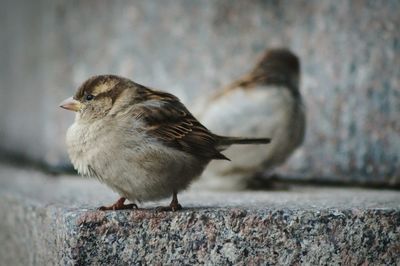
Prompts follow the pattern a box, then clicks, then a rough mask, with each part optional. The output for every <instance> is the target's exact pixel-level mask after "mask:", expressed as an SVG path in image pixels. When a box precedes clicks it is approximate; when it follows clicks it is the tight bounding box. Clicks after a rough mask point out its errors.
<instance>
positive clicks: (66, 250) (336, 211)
mask: <svg viewBox="0 0 400 266" xmlns="http://www.w3.org/2000/svg"><path fill="white" fill-rule="evenodd" d="M115 198H116V195H115V194H113V193H112V192H110V191H109V190H108V189H107V188H105V187H104V186H102V185H101V184H98V183H97V182H94V181H93V180H85V179H80V178H71V177H70V178H67V177H56V178H49V177H48V176H46V175H45V174H43V173H41V172H39V171H35V170H34V169H28V168H17V167H13V166H9V165H0V243H2V244H1V246H2V247H1V248H0V261H2V262H3V263H5V265H19V264H24V265H26V264H29V265H48V264H66V265H76V264H77V265H81V264H84V265H86V264H96V265H105V264H118V265H119V264H167V265H168V264H228V265H229V264H285V265H286V264H290V265H292V264H303V263H304V264H344V265H348V264H363V263H367V264H386V265H395V264H398V263H399V262H400V255H399V254H400V193H399V192H397V191H388V190H387V191H378V190H366V189H339V188H315V187H314V188H312V187H297V188H294V189H293V190H290V191H267V192H230V193H227V192H223V193H222V192H201V191H198V192H191V191H189V192H186V193H182V195H181V197H180V200H181V202H182V204H183V205H184V207H185V208H184V209H183V210H182V211H180V212H177V213H165V212H161V213H157V212H154V211H153V210H152V208H153V207H154V206H156V205H159V204H165V203H167V201H163V202H154V203H148V204H144V205H143V206H142V207H145V208H146V209H144V210H136V211H117V212H100V211H97V210H96V208H95V207H97V206H98V205H101V204H105V203H110V202H112V201H113V200H115Z"/></svg>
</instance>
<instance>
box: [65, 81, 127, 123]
mask: <svg viewBox="0 0 400 266" xmlns="http://www.w3.org/2000/svg"><path fill="white" fill-rule="evenodd" d="M130 83H131V82H130V80H128V79H125V78H122V77H119V76H115V75H100V76H94V77H91V78H89V79H88V80H86V81H85V82H84V83H83V84H82V85H81V86H80V87H79V88H78V90H77V92H76V93H75V95H74V96H72V97H70V98H68V99H66V100H64V101H63V102H61V103H60V107H61V108H64V109H66V110H70V111H74V112H77V114H78V117H79V118H81V119H85V120H94V119H100V118H102V117H104V116H106V115H107V114H108V113H109V112H110V110H111V109H113V108H114V107H115V105H116V102H118V101H120V98H121V97H122V94H123V92H124V91H125V90H126V89H127V88H129V87H130Z"/></svg>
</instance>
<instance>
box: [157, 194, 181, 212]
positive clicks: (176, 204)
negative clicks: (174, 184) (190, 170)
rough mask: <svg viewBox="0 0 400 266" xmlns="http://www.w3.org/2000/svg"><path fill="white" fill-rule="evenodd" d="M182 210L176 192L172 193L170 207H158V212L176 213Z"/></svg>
mask: <svg viewBox="0 0 400 266" xmlns="http://www.w3.org/2000/svg"><path fill="white" fill-rule="evenodd" d="M181 209H182V206H181V205H180V204H179V202H178V193H177V192H176V191H174V192H173V193H172V201H171V203H170V204H169V206H168V207H163V206H160V207H157V208H156V211H173V212H176V211H179V210H181Z"/></svg>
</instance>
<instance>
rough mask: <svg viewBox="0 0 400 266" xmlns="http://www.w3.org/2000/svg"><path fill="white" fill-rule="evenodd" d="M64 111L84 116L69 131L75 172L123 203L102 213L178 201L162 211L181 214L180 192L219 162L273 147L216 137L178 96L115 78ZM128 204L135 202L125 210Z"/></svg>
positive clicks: (95, 80)
mask: <svg viewBox="0 0 400 266" xmlns="http://www.w3.org/2000/svg"><path fill="white" fill-rule="evenodd" d="M60 107H62V108H64V109H67V110H71V111H75V112H76V119H75V122H74V123H73V124H72V126H71V127H70V128H69V129H68V132H67V148H68V153H69V156H70V158H71V161H72V164H73V165H74V167H75V169H77V170H78V172H79V173H80V174H82V175H86V176H89V177H94V178H97V179H98V180H100V181H101V182H103V183H105V184H106V185H108V186H109V187H110V188H112V189H113V190H114V191H116V192H117V193H118V194H119V195H120V196H121V198H120V199H119V200H118V201H117V202H116V203H114V204H112V205H111V206H103V207H101V208H100V209H101V210H119V209H131V208H137V206H136V204H135V202H140V201H148V200H156V199H162V198H165V197H168V196H170V195H172V201H171V204H170V205H169V206H167V207H160V208H159V210H165V211H169V210H171V211H176V210H179V209H180V208H181V205H180V204H179V203H178V198H177V193H178V192H179V191H181V190H183V189H185V188H186V187H187V186H188V185H189V184H190V183H191V182H192V181H193V180H194V179H196V178H198V177H199V176H200V175H201V173H202V172H203V170H204V168H205V167H206V166H207V164H208V163H209V162H210V161H211V160H229V159H228V158H227V157H225V156H224V155H223V154H222V153H221V152H222V151H224V150H225V149H227V148H228V147H229V146H231V145H233V144H265V143H269V142H270V139H269V138H241V137H226V136H219V135H215V134H213V133H211V132H210V131H209V130H208V129H207V128H205V127H204V126H203V125H202V124H201V123H200V122H199V121H198V120H197V119H196V118H194V117H193V116H192V114H191V113H190V112H189V111H188V110H187V109H186V107H185V106H184V105H183V104H182V103H181V102H180V100H179V99H178V98H177V97H175V96H174V95H172V94H169V93H166V92H162V91H156V90H152V89H150V88H147V87H145V86H142V85H140V84H137V83H135V82H133V81H131V80H129V79H126V78H123V77H119V76H114V75H101V76H94V77H92V78H90V79H88V80H87V81H85V82H84V83H83V84H82V85H81V87H80V88H79V89H78V91H77V92H76V94H75V95H74V96H73V97H71V98H68V99H66V100H65V101H64V102H62V103H61V105H60ZM237 126H240V125H237ZM126 199H128V200H130V201H131V202H133V203H131V204H124V202H125V200H126Z"/></svg>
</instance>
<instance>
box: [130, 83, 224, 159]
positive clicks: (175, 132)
mask: <svg viewBox="0 0 400 266" xmlns="http://www.w3.org/2000/svg"><path fill="white" fill-rule="evenodd" d="M138 99H139V101H138V103H137V108H135V117H136V118H137V119H139V120H140V121H142V122H143V124H144V126H143V130H144V131H145V132H146V134H147V135H149V136H152V137H154V138H156V139H158V140H159V141H162V142H163V143H164V144H165V145H167V146H169V147H172V148H175V149H177V150H180V151H184V152H187V153H189V154H191V155H194V156H196V157H199V158H203V159H227V158H226V157H225V156H224V155H223V154H221V153H220V152H219V151H218V150H217V149H216V147H217V144H218V141H219V137H218V136H216V135H215V134H213V133H211V132H210V131H209V130H208V129H207V128H205V127H204V126H203V125H202V124H201V123H200V122H199V121H197V119H196V118H195V117H193V115H192V114H191V113H190V112H189V111H188V110H187V109H186V107H185V106H184V105H183V104H182V103H181V102H180V101H179V99H178V98H177V97H175V96H173V95H172V94H169V93H166V92H160V91H154V90H151V89H148V88H142V89H140V90H139V93H138Z"/></svg>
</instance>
